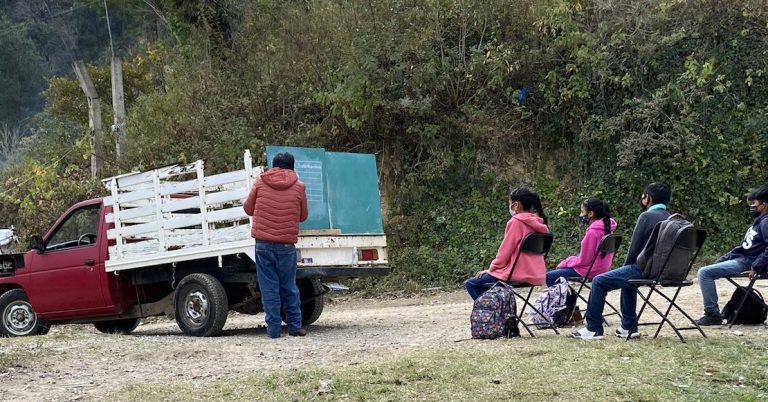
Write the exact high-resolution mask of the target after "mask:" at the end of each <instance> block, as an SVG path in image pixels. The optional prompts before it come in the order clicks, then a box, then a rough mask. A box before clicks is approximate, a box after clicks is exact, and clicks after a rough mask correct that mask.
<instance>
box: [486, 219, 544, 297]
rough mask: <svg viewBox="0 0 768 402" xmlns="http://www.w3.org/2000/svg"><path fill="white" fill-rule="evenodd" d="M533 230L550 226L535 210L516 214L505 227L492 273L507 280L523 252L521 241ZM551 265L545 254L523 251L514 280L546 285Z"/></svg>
mask: <svg viewBox="0 0 768 402" xmlns="http://www.w3.org/2000/svg"><path fill="white" fill-rule="evenodd" d="M531 232H536V233H549V228H547V225H545V224H544V220H543V219H541V218H540V217H539V216H538V215H536V214H534V213H531V212H523V213H519V214H516V215H515V216H513V217H512V218H510V220H509V222H507V227H506V229H504V240H502V241H501V245H500V246H499V251H498V252H497V253H496V258H494V259H493V261H492V262H491V266H490V268H488V273H489V274H490V275H491V276H493V277H494V278H496V279H500V280H503V281H506V280H507V278H508V277H509V272H510V270H512V264H514V262H515V258H516V257H517V255H518V254H519V253H520V242H522V240H523V238H524V237H525V236H526V235H527V234H528V233H531ZM546 272H547V268H546V266H545V265H544V256H541V255H533V254H527V253H523V254H521V255H520V259H519V260H518V261H517V267H515V271H514V272H513V274H512V279H511V280H512V281H515V282H527V283H531V284H534V285H542V284H544V276H545V275H546Z"/></svg>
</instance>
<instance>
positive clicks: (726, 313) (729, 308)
mask: <svg viewBox="0 0 768 402" xmlns="http://www.w3.org/2000/svg"><path fill="white" fill-rule="evenodd" d="M744 292H745V289H744V288H742V287H738V288H736V290H735V291H734V292H733V295H732V296H731V300H728V303H726V304H725V307H723V311H722V313H720V314H721V315H722V316H723V318H725V319H726V320H730V318H731V315H732V314H733V313H735V312H736V309H737V308H738V307H739V303H740V302H741V299H742V298H743V297H744ZM766 317H768V309H766V307H765V302H764V301H763V295H761V294H760V292H758V291H757V289H752V291H751V292H750V295H749V297H747V300H744V305H743V306H741V310H740V311H739V315H738V317H734V319H733V323H734V324H748V325H755V324H762V323H763V322H765V319H766ZM728 323H729V324H730V323H731V322H730V321H729V322H728Z"/></svg>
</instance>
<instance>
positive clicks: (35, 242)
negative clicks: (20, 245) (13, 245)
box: [29, 235, 45, 254]
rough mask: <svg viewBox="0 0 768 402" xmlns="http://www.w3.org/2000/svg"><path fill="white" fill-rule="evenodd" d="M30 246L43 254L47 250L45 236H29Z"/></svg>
mask: <svg viewBox="0 0 768 402" xmlns="http://www.w3.org/2000/svg"><path fill="white" fill-rule="evenodd" d="M29 248H30V249H32V250H37V252H38V253H39V254H42V253H43V251H45V246H44V245H43V236H40V235H32V236H29Z"/></svg>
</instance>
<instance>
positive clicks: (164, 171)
mask: <svg viewBox="0 0 768 402" xmlns="http://www.w3.org/2000/svg"><path fill="white" fill-rule="evenodd" d="M194 169H195V163H194V162H193V163H190V164H187V165H182V164H178V163H177V164H173V165H168V166H163V167H161V168H157V169H155V170H150V171H148V172H140V173H136V174H132V175H129V176H125V177H119V178H118V179H117V187H118V188H126V187H130V186H134V185H136V184H140V183H152V182H153V181H154V177H155V172H156V173H157V178H158V179H165V178H168V177H173V176H178V175H180V174H185V173H194V171H195V170H194Z"/></svg>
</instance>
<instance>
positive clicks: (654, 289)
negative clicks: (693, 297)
mask: <svg viewBox="0 0 768 402" xmlns="http://www.w3.org/2000/svg"><path fill="white" fill-rule="evenodd" d="M679 289H680V288H678V291H679ZM654 292H655V293H658V294H660V295H661V296H662V297H664V298H665V299H667V300H670V299H669V297H668V296H667V295H665V294H664V293H661V292H660V291H658V290H657V289H656V287H655V286H651V290H650V291H649V292H648V299H646V302H647V303H648V305H649V306H650V307H651V308H652V309H653V311H655V312H656V314H658V315H659V317H661V320H662V321H661V325H660V326H659V329H658V330H657V331H656V334H655V335H654V336H653V337H654V338H656V336H658V335H659V330H661V326H663V325H664V323H665V322H666V323H667V324H669V326H670V327H672V330H673V331H675V334H676V335H677V337H678V338H680V342H683V343H685V339H684V338H683V335H682V334H680V331H679V330H678V329H677V327H676V326H675V324H673V323H672V321H671V320H670V319H669V318H668V317H667V316H666V315H664V314H662V313H661V310H659V309H658V308H656V306H654V305H653V303H651V302H650V298H651V295H652V294H653V293H654ZM638 294H640V293H639V292H638ZM641 297H642V295H641ZM638 318H639V316H638ZM637 323H638V325H639V323H640V320H638V322H637ZM630 332H631V331H630ZM627 338H629V337H627Z"/></svg>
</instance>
